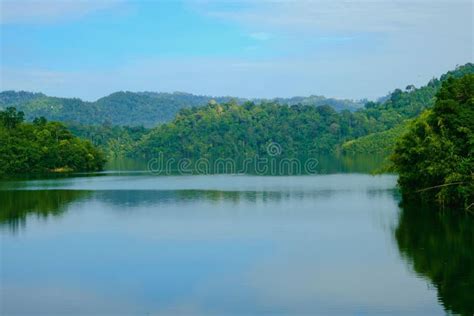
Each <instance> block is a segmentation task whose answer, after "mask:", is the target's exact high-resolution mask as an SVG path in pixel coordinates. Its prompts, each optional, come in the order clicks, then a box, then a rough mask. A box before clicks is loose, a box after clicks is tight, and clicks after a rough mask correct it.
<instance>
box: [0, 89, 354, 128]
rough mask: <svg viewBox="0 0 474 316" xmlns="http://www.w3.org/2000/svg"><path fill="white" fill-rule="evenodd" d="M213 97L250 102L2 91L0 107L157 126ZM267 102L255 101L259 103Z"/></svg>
mask: <svg viewBox="0 0 474 316" xmlns="http://www.w3.org/2000/svg"><path fill="white" fill-rule="evenodd" d="M211 100H215V101H216V102H218V103H225V102H229V101H230V100H235V102H237V103H238V104H243V103H244V102H246V101H248V100H246V99H243V98H234V97H211V96H200V95H193V94H189V93H181V92H175V93H156V92H116V93H112V94H111V95H109V96H106V97H103V98H100V99H99V100H97V101H95V102H86V101H82V100H81V99H77V98H58V97H50V96H46V95H44V94H42V93H31V92H24V91H20V92H16V91H4V92H1V93H0V110H1V109H6V108H7V107H15V108H16V109H18V110H19V111H23V112H24V113H25V115H26V119H27V120H33V119H34V118H36V117H41V116H43V117H45V118H47V119H48V120H54V121H61V122H68V123H71V122H74V123H79V124H85V125H100V124H103V123H108V124H112V125H119V126H140V125H143V126H145V127H154V126H156V125H157V124H158V123H164V122H169V121H171V120H172V119H173V118H174V117H175V115H176V113H178V111H179V110H180V109H183V108H189V107H195V106H203V105H206V104H207V103H209V102H210V101H211ZM264 101H265V100H263V99H256V100H254V102H256V103H262V102H264ZM275 102H277V103H280V104H288V105H293V104H297V103H298V104H305V105H312V106H319V105H323V104H327V105H330V106H332V107H333V108H334V109H336V110H344V109H349V110H356V109H357V108H359V107H362V106H363V101H352V100H338V99H328V98H325V97H322V96H310V97H294V98H288V99H285V98H278V99H275Z"/></svg>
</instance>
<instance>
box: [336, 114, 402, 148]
mask: <svg viewBox="0 0 474 316" xmlns="http://www.w3.org/2000/svg"><path fill="white" fill-rule="evenodd" d="M408 125H409V122H408V121H407V122H404V123H401V124H399V125H397V126H395V127H393V128H391V129H389V130H386V131H383V132H376V133H372V134H369V135H367V136H362V137H359V138H357V139H353V140H350V141H347V142H345V143H344V144H342V147H341V149H342V152H343V153H345V154H351V155H355V154H381V155H388V154H390V153H391V152H392V151H393V149H394V148H395V143H396V141H397V139H398V138H400V137H401V136H402V135H403V133H404V132H405V131H406V130H407V128H408Z"/></svg>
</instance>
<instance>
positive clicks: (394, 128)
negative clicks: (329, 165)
mask: <svg viewBox="0 0 474 316" xmlns="http://www.w3.org/2000/svg"><path fill="white" fill-rule="evenodd" d="M466 73H474V65H473V64H470V63H469V64H466V65H464V66H461V67H458V68H456V69H455V70H453V71H450V72H448V73H447V74H445V75H443V76H441V78H440V79H433V80H431V81H430V82H429V83H428V84H427V85H426V86H423V87H420V88H415V87H413V86H409V87H407V88H406V89H405V91H402V90H400V89H396V90H395V91H393V92H392V93H391V94H390V96H389V97H388V98H387V99H386V100H385V101H384V102H382V103H375V102H367V104H366V105H365V107H364V108H363V109H359V110H357V111H355V112H351V111H347V110H344V111H341V112H337V111H335V110H334V109H333V108H332V107H330V106H317V107H314V106H308V105H293V106H282V105H281V104H278V103H276V102H269V103H262V104H256V103H253V102H247V103H245V104H243V105H239V104H237V103H236V102H230V103H223V104H218V103H216V102H213V103H210V104H208V105H207V106H204V107H198V108H190V109H183V110H181V111H180V112H179V113H178V115H177V116H176V118H175V119H174V120H173V121H171V122H170V123H167V124H163V125H160V126H158V127H156V128H155V129H153V130H152V131H151V132H150V133H149V134H147V135H145V136H144V137H143V138H142V139H141V141H140V142H139V143H138V144H137V146H136V148H135V149H134V150H133V151H132V154H138V155H141V156H153V155H156V154H158V153H163V154H166V155H167V156H168V157H177V158H189V157H221V158H224V157H247V156H249V155H250V156H251V155H266V146H268V144H270V143H275V142H276V143H278V144H279V146H281V149H282V155H284V156H290V157H294V156H298V155H303V156H306V155H316V154H319V153H328V152H332V151H336V150H338V148H340V146H341V145H342V144H343V143H344V142H347V141H350V140H354V139H357V138H359V137H363V136H367V135H370V134H373V133H377V134H374V135H373V136H372V137H370V136H367V138H365V139H363V140H361V142H363V143H362V144H360V145H358V146H356V145H355V144H358V143H356V142H359V141H354V142H353V143H352V144H353V145H347V143H346V146H344V148H347V149H349V146H351V147H353V148H354V150H355V149H357V151H364V152H365V150H369V151H372V152H379V151H383V150H384V149H385V148H390V147H391V146H393V143H394V140H395V138H396V137H397V136H398V135H400V134H401V132H402V130H403V127H402V126H404V125H403V124H405V123H406V121H407V120H409V119H412V118H415V117H417V116H418V115H419V114H420V113H421V112H422V111H424V110H425V109H427V108H430V107H432V105H433V103H434V100H435V95H436V93H437V91H439V89H440V86H441V84H442V82H444V81H446V80H447V79H448V78H458V77H460V76H462V75H463V74H466ZM380 136H382V137H380ZM349 144H351V143H349ZM380 146H382V148H379V147H380Z"/></svg>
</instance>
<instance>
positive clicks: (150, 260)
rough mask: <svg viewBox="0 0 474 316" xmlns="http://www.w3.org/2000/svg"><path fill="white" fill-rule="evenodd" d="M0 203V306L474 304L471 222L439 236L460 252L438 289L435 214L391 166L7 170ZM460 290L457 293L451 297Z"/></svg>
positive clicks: (120, 311)
mask: <svg viewBox="0 0 474 316" xmlns="http://www.w3.org/2000/svg"><path fill="white" fill-rule="evenodd" d="M0 201H1V211H0V238H1V241H0V246H1V270H0V271H1V292H0V298H1V312H2V313H3V314H5V315H16V314H23V315H38V314H44V315H66V314H67V315H177V314H178V315H179V314H182V315H275V314H278V315H328V314H331V315H380V314H392V315H399V314H412V315H442V314H444V313H445V311H447V312H453V311H454V312H457V313H465V312H469V310H470V308H471V307H472V306H470V305H469V304H470V300H469V297H468V295H469V294H468V293H464V292H465V291H468V290H471V289H472V288H473V286H472V275H473V274H472V266H471V267H470V268H469V267H466V266H465V265H462V264H461V263H467V264H469V263H470V262H469V260H472V255H471V254H470V253H469V251H470V252H472V248H470V247H469V244H466V242H467V243H469V242H472V240H473V239H470V240H469V238H472V229H471V228H469V227H472V225H471V224H472V221H471V222H468V223H467V224H466V223H464V224H463V225H464V226H463V227H464V228H463V229H457V228H456V227H457V226H455V227H454V228H453V229H450V230H449V232H448V233H449V236H450V238H449V240H455V241H454V242H449V241H445V242H440V243H439V245H440V246H439V247H441V248H443V249H444V253H443V252H442V253H443V254H446V252H449V253H450V254H451V256H454V257H455V258H456V260H457V261H456V262H458V263H459V265H457V266H456V265H451V266H450V271H451V270H454V272H453V273H452V274H451V276H450V277H449V279H453V282H451V283H450V285H451V288H449V289H448V290H447V291H448V293H439V291H438V288H440V286H443V285H444V284H445V283H446V282H445V281H443V280H438V281H439V282H438V283H436V280H435V282H433V280H432V279H431V278H430V277H431V276H432V275H433V274H434V273H432V270H433V269H435V268H433V267H431V266H430V260H436V258H438V257H437V256H436V253H437V251H438V250H440V249H441V248H440V249H438V247H437V245H438V243H436V238H442V239H443V240H444V239H445V238H444V237H445V235H443V231H442V230H440V229H439V228H440V226H442V227H444V226H443V224H440V223H439V221H436V220H435V222H433V221H431V223H430V224H429V225H424V226H423V223H425V222H426V220H423V219H422V220H420V219H419V215H415V216H414V215H412V214H413V213H407V211H405V210H401V209H400V207H399V197H398V193H397V190H396V177H395V176H392V175H381V176H371V175H365V174H329V175H310V176H292V177H264V176H244V175H214V176H153V175H149V174H146V173H145V174H144V173H135V174H133V173H131V174H116V173H113V172H112V173H107V174H105V175H93V176H87V177H86V176H81V177H65V178H59V179H42V180H25V181H8V182H3V183H1V186H0ZM420 225H421V226H422V227H424V228H423V230H422V231H421V233H422V234H423V235H419V234H418V233H417V228H416V227H420ZM466 227H467V228H466ZM433 229H434V230H433ZM460 231H462V234H463V235H462V236H461V235H459V234H460ZM444 233H445V234H446V232H444ZM458 235H459V237H458ZM469 236H470V237H469ZM424 237H426V240H424V239H423V238H424ZM434 242H435V243H434ZM433 243H434V244H433ZM430 245H431V246H430ZM430 247H431V248H430ZM427 248H429V249H427ZM424 249H427V250H426V252H425V250H424ZM428 251H429V252H428ZM456 252H461V253H459V254H458V255H456ZM423 256H425V259H424V258H423ZM420 258H421V259H420ZM420 260H426V262H423V264H424V265H423V266H421V267H420V266H419V262H421V261H420ZM438 261H441V262H443V259H440V260H438ZM438 261H436V262H438ZM444 262H446V260H444ZM471 262H472V261H471ZM461 266H462V267H463V269H464V270H462V271H460V267H461ZM440 269H441V270H442V271H443V269H446V267H442V266H441V268H440ZM435 271H436V272H439V269H438V270H436V269H435ZM461 280H463V282H464V283H462V282H459V281H461ZM456 291H457V292H456ZM459 293H464V297H463V299H464V301H460V299H458V298H454V299H453V298H452V297H450V296H449V295H450V294H456V295H458V294H459ZM446 294H447V295H446Z"/></svg>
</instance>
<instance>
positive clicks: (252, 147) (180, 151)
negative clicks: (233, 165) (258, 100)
mask: <svg viewBox="0 0 474 316" xmlns="http://www.w3.org/2000/svg"><path fill="white" fill-rule="evenodd" d="M343 118H344V116H339V115H338V114H337V112H336V111H335V110H334V109H332V108H331V107H329V106H320V107H314V106H302V105H294V106H291V107H288V106H281V105H279V104H275V103H264V104H261V105H256V104H254V103H251V102H248V103H245V104H244V105H242V106H240V105H238V104H237V103H233V102H231V103H225V104H217V103H210V104H209V105H208V106H206V107H200V108H191V109H185V110H181V111H180V113H178V115H177V116H176V118H175V119H174V120H173V121H172V122H171V123H168V124H163V125H160V126H158V127H157V128H155V129H153V130H152V131H151V132H150V133H149V134H147V135H146V136H145V137H144V138H143V139H142V140H141V141H140V142H139V143H138V146H137V148H136V149H135V151H134V153H135V154H138V155H140V156H153V155H157V154H158V153H162V154H164V155H165V156H166V157H176V158H236V157H253V156H255V155H259V156H266V155H267V154H268V153H267V147H268V146H269V144H271V143H277V144H279V145H281V147H282V148H281V149H282V152H281V154H282V155H284V156H286V157H295V156H298V155H315V154H316V153H319V152H329V151H331V149H332V148H333V147H334V146H335V145H336V144H338V143H339V142H340V139H341V138H343V137H346V135H347V132H346V131H345V130H344V129H342V128H341V124H343V123H342V119H343ZM345 125H347V124H345Z"/></svg>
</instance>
